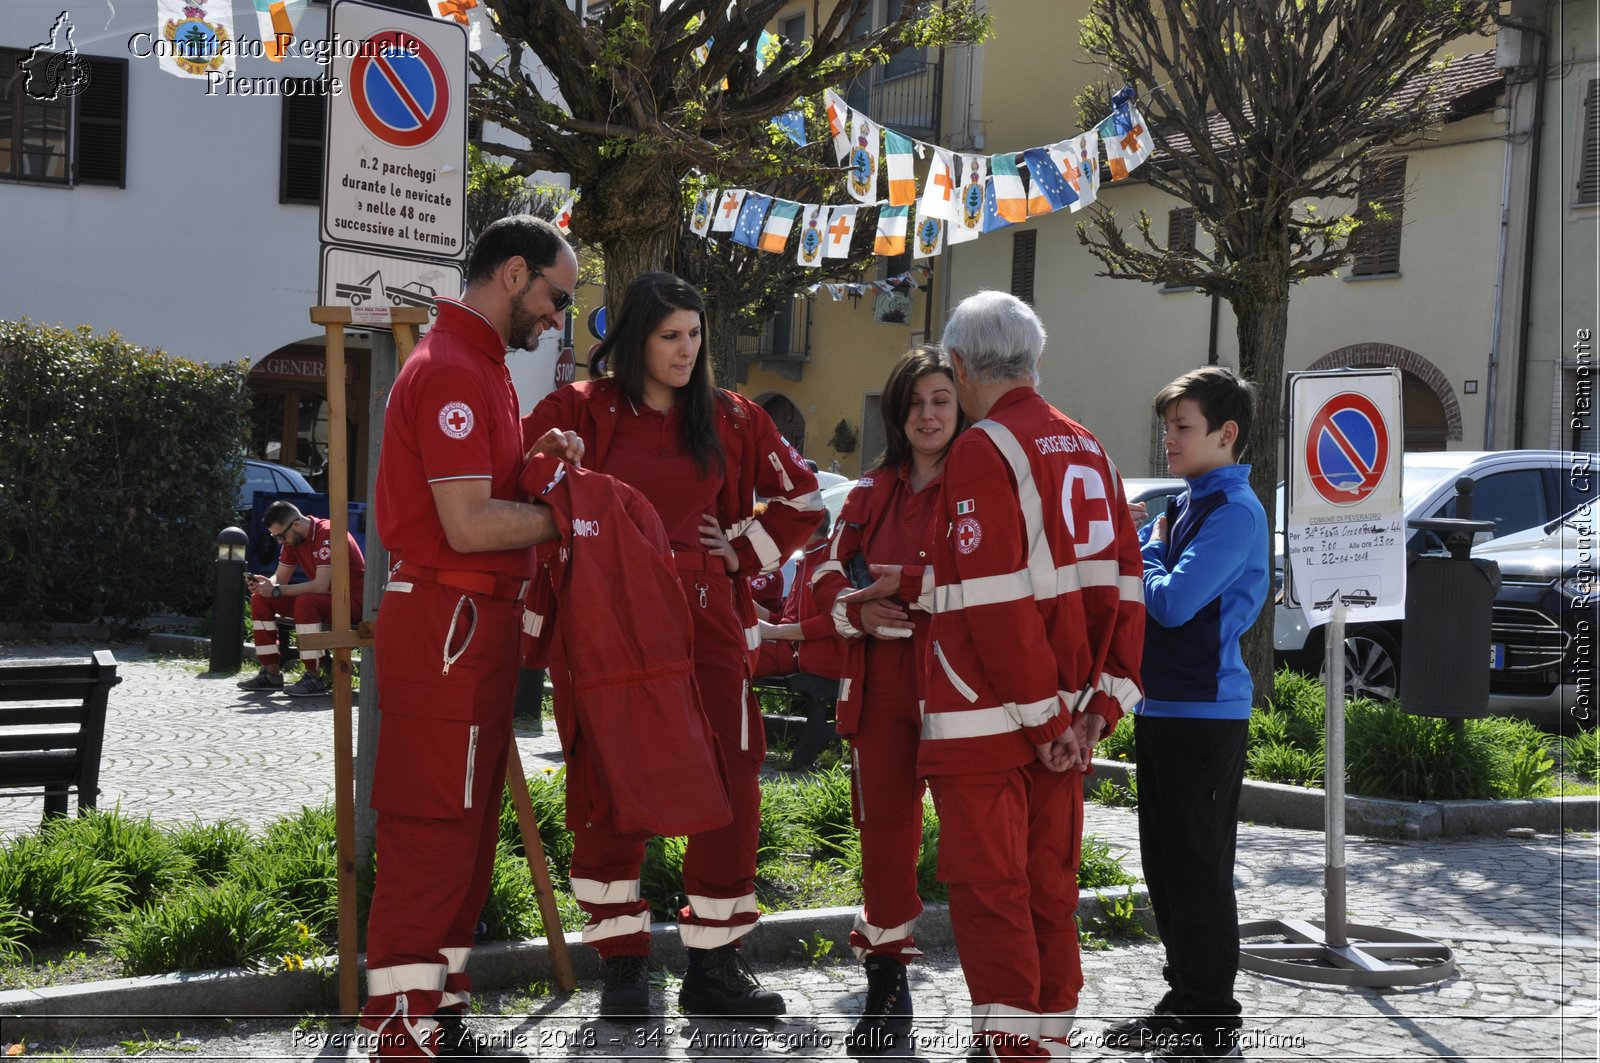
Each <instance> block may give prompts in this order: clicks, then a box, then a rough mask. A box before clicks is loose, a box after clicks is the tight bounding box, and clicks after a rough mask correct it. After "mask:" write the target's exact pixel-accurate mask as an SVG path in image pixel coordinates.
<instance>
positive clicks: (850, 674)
mask: <svg viewBox="0 0 1600 1063" xmlns="http://www.w3.org/2000/svg"><path fill="white" fill-rule="evenodd" d="M882 406H883V427H884V433H885V434H886V435H887V437H888V445H887V447H886V448H885V450H884V457H883V461H882V464H880V465H879V466H878V468H876V469H874V470H873V471H872V472H870V473H868V474H867V475H866V476H863V477H862V478H861V480H860V481H859V482H858V483H857V485H856V487H855V489H854V490H852V491H851V492H850V497H849V498H847V499H846V500H845V504H844V509H843V510H842V511H841V512H840V514H839V525H838V527H837V528H836V529H835V530H834V534H833V542H832V544H831V546H830V548H829V550H830V556H829V559H828V561H827V563H825V564H823V565H822V566H821V567H819V568H818V569H817V574H816V576H815V582H814V587H815V593H816V599H817V604H818V605H819V606H820V607H821V608H822V609H823V610H825V611H828V612H831V614H832V615H833V618H834V624H835V627H836V628H837V629H838V631H839V633H840V634H841V635H844V636H845V637H846V638H849V639H851V640H852V641H851V642H850V643H849V644H848V645H849V649H848V651H847V655H846V664H845V682H844V683H843V684H841V692H840V698H839V702H838V708H837V713H838V721H839V733H840V734H841V735H844V736H846V737H848V738H849V739H850V758H851V767H852V770H853V772H854V775H855V787H854V790H853V791H852V792H853V796H854V805H855V820H856V827H857V829H859V830H860V832H861V877H862V883H861V885H862V893H863V895H864V901H865V903H864V904H863V905H862V909H861V912H860V914H858V915H857V916H856V925H855V929H854V930H853V931H851V934H850V944H851V946H852V947H853V948H854V949H855V953H856V956H857V957H858V958H860V959H862V960H863V961H865V963H866V968H867V1000H866V1006H865V1008H864V1009H863V1015H862V1018H861V1021H860V1022H858V1023H857V1024H856V1027H855V1029H854V1030H853V1031H852V1032H851V1034H850V1036H849V1037H848V1038H846V1042H845V1043H846V1048H847V1049H848V1050H849V1051H850V1054H851V1055H856V1056H862V1055H881V1054H885V1053H896V1052H898V1051H899V1048H900V1043H901V1041H902V1039H904V1038H907V1037H909V1036H910V1034H911V991H910V989H909V987H908V985H907V981H906V964H908V963H910V962H911V960H912V959H913V958H914V957H916V956H918V955H920V953H919V952H918V951H917V948H916V942H915V939H914V938H913V937H912V927H913V926H914V925H915V923H916V921H917V916H918V915H920V914H921V913H922V900H921V898H920V897H919V896H918V895H917V857H918V854H919V853H920V851H921V848H922V788H923V785H922V780H921V779H920V778H918V776H917V741H918V738H919V737H920V735H921V732H922V714H921V711H920V709H919V707H918V704H917V684H916V683H914V682H909V681H908V680H907V677H909V676H916V675H918V674H920V671H921V666H922V659H923V650H924V647H925V644H926V642H927V632H928V615H927V614H926V613H923V612H913V611H912V610H911V609H910V608H909V605H908V603H906V602H902V601H897V600H895V599H892V598H889V599H883V600H881V601H874V602H866V603H863V604H854V603H852V604H848V605H847V604H845V603H842V602H838V601H837V599H838V598H839V596H840V595H841V594H843V593H844V592H846V591H848V590H849V589H850V584H851V576H850V573H851V571H852V570H853V569H854V570H857V571H860V572H865V571H866V569H865V566H866V565H868V564H873V565H903V566H905V569H904V573H905V575H906V576H907V577H910V579H912V580H914V579H916V578H918V570H919V569H920V568H921V567H922V566H925V565H926V564H927V563H928V559H927V557H926V556H925V554H924V541H925V539H926V537H927V534H928V529H929V523H930V522H931V521H932V520H933V518H934V515H935V513H936V507H937V499H938V496H939V490H940V483H939V479H940V474H941V472H942V471H943V469H944V458H945V455H946V454H947V453H948V452H949V450H950V444H951V443H952V442H953V441H954V440H955V438H956V434H957V433H958V432H960V431H961V430H962V429H963V428H965V427H966V419H965V417H964V416H963V415H962V413H961V406H960V403H958V402H957V401H956V387H955V379H954V378H953V377H952V376H951V372H950V367H949V364H948V363H947V362H946V361H945V360H944V358H943V356H942V354H941V352H940V351H939V349H938V348H937V347H929V346H919V347H915V348H913V349H912V350H910V351H908V352H907V353H906V354H904V355H903V356H901V358H900V361H899V362H897V363H896V364H895V367H894V369H893V370H892V371H891V372H890V373H889V379H888V381H887V383H885V384H884V387H883V399H882ZM857 566H860V567H859V568H858V567H857ZM907 585H910V584H909V581H908V583H907Z"/></svg>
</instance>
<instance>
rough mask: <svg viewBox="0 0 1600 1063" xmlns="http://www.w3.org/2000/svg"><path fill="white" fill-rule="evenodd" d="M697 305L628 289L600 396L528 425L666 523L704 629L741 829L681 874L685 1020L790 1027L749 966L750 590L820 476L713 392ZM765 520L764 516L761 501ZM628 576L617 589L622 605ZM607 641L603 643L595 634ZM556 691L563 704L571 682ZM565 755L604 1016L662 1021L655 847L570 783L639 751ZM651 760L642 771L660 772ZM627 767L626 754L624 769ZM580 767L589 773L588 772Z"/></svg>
mask: <svg viewBox="0 0 1600 1063" xmlns="http://www.w3.org/2000/svg"><path fill="white" fill-rule="evenodd" d="M705 331H706V324H705V309H704V304H703V303H702V301H701V299H700V294H699V293H698V292H696V291H695V290H694V288H693V287H691V286H690V285H689V284H687V283H685V282H684V281H682V280H680V279H679V278H677V277H674V276H672V275H671V274H669V273H646V274H643V275H642V276H640V277H638V278H637V279H635V280H634V281H633V283H632V284H630V285H629V286H628V290H627V293H626V294H625V295H624V296H623V300H622V305H621V307H620V308H618V310H617V311H616V312H615V313H614V314H613V315H611V325H610V328H609V329H608V330H607V334H606V338H605V340H604V341H603V342H602V343H601V345H600V348H599V350H597V351H596V352H595V360H596V361H597V362H598V363H600V364H603V365H604V366H605V372H606V375H605V376H603V377H602V378H600V379H598V380H589V381H582V382H579V383H575V384H569V385H567V386H566V387H563V388H561V389H559V390H557V391H555V392H554V393H552V394H551V395H549V396H547V397H546V398H545V399H544V401H543V402H541V403H540V404H539V405H538V406H537V407H536V408H535V409H534V410H533V412H532V413H530V414H529V415H528V416H527V417H525V418H524V419H523V437H524V439H528V440H532V439H537V438H539V437H540V436H541V435H543V433H544V432H545V431H547V430H548V429H550V428H562V429H570V430H573V431H576V432H577V433H578V435H579V436H581V437H582V439H583V442H584V447H585V460H584V464H585V465H586V466H587V467H588V468H589V469H592V470H595V471H598V472H602V473H606V474H608V475H611V476H614V477H616V478H617V479H619V480H621V481H622V482H624V483H626V484H628V485H629V486H631V487H633V488H635V489H636V490H638V491H639V492H640V493H642V494H643V495H644V496H645V498H647V499H648V500H649V501H650V503H651V504H652V505H653V506H654V507H655V510H656V512H657V514H658V515H659V516H660V517H661V522H662V524H663V525H664V526H665V529H666V533H667V538H668V539H669V540H670V542H671V545H672V549H673V561H674V564H675V566H676V568H677V572H678V578H679V581H680V582H681V584H682V586H683V590H684V594H685V596H686V597H687V599H688V606H689V613H690V616H691V618H692V625H693V644H694V670H695V679H696V682H697V684H698V687H699V691H700V698H701V705H702V708H703V709H704V711H705V716H706V719H707V721H708V722H709V723H710V726H711V731H712V733H713V734H714V735H715V739H716V742H717V744H718V747H719V752H720V759H721V762H722V764H723V768H724V773H725V778H726V782H727V790H728V798H729V803H730V804H731V805H732V808H733V822H732V824H730V825H729V826H727V827H722V828H719V829H717V830H711V831H706V832H703V833H700V834H691V835H690V836H689V843H688V848H687V851H686V852H685V855H684V861H683V885H684V892H685V894H686V895H687V896H688V899H689V904H688V906H687V907H685V908H684V909H683V911H682V912H681V913H680V917H679V928H680V932H681V935H682V939H683V943H684V945H685V946H686V947H687V948H688V952H689V970H688V973H687V974H686V975H685V976H684V980H683V988H682V991H681V992H680V994H679V1004H680V1005H681V1006H682V1008H683V1010H684V1011H685V1012H689V1013H694V1014H720V1015H768V1016H770V1015H781V1014H782V1013H783V1011H784V1002H783V998H782V997H781V996H779V995H778V994H777V993H773V992H770V991H767V990H763V989H762V988H761V987H760V985H759V984H758V983H756V981H755V980H754V978H753V977H752V976H751V974H750V972H749V969H748V967H747V966H746V965H745V964H744V963H743V961H742V960H741V959H740V958H739V956H738V952H737V946H738V940H739V938H741V937H743V936H744V935H745V934H746V933H748V932H749V931H750V929H751V927H752V926H754V925H755V922H756V918H757V911H756V902H755V869H756V836H757V831H758V828H759V826H760V810H761V791H760V787H759V785H758V782H759V775H760V770H761V762H762V759H763V758H764V757H765V755H766V740H765V735H764V732H763V728H762V720H761V714H760V710H759V708H758V707H757V706H756V704H755V699H754V698H753V697H751V696H750V693H749V679H750V666H751V663H752V660H753V655H754V651H755V650H756V648H757V647H758V645H759V639H758V630H757V621H756V616H755V610H754V607H753V606H752V604H751V602H750V595H749V589H748V586H747V577H749V576H751V575H754V574H756V573H759V572H765V571H771V570H773V569H775V568H777V567H778V566H779V565H781V564H782V563H783V560H784V559H785V558H786V557H788V556H789V554H790V553H792V552H793V551H794V550H795V549H796V548H797V547H799V546H800V545H801V544H802V543H803V542H805V540H806V537H807V536H808V535H809V534H810V532H811V529H812V528H813V527H815V526H816V523H817V520H818V518H819V515H820V513H821V509H822V502H821V498H820V496H819V494H818V491H817V481H816V477H815V476H814V475H813V474H812V472H811V470H810V469H809V468H808V467H807V466H806V464H805V461H804V460H803V459H802V458H801V457H800V454H799V452H798V451H796V450H795V449H794V447H792V446H790V445H789V443H788V441H787V440H785V439H784V438H783V436H782V435H780V434H779V433H778V429H777V427H776V426H775V425H774V424H773V423H772V418H771V417H769V416H768V415H767V413H766V411H765V410H763V409H761V407H760V406H757V405H756V404H755V403H753V402H751V401H750V400H748V399H746V398H744V397H743V396H741V395H738V394H735V393H733V392H730V391H723V390H721V389H719V388H717V387H716V386H715V384H714V383H713V381H712V376H711V364H710V357H709V355H708V354H707V352H706V344H705V339H706V336H705ZM757 495H761V496H762V497H765V498H767V499H768V505H767V507H766V509H765V510H764V511H763V512H762V513H761V515H760V516H755V515H753V509H754V504H755V499H756V496H757ZM627 588H628V573H626V572H618V573H617V574H616V592H617V593H618V594H626V593H627ZM593 637H594V638H596V639H604V638H606V637H607V633H606V632H603V631H597V632H594V633H593ZM573 678H577V679H581V678H582V677H562V676H559V675H558V676H556V682H557V690H558V693H559V692H560V690H561V685H562V683H563V682H571V680H572V679H573ZM562 742H563V746H564V747H566V749H567V752H568V754H569V766H568V773H567V821H568V824H569V825H570V826H571V827H572V830H573V834H574V843H575V844H574V851H573V859H572V870H571V876H572V889H573V894H574V896H575V897H576V899H577V901H578V903H579V904H580V905H582V907H583V908H584V910H585V911H586V912H587V913H588V915H589V923H588V924H587V925H586V926H585V927H584V941H585V942H586V943H588V944H589V945H591V946H593V947H594V948H595V949H596V950H597V951H598V952H599V953H600V954H601V956H602V957H603V958H604V960H605V968H606V975H605V986H604V990H603V992H602V995H601V1004H600V1011H601V1014H602V1015H607V1016H613V1017H632V1016H639V1015H645V1014H648V1013H649V991H650V983H649V968H648V966H647V962H646V957H647V953H648V950H649V945H650V934H649V930H650V911H649V902H648V901H646V900H644V899H643V898H641V896H640V892H639V865H640V863H641V862H642V860H643V858H644V849H645V843H646V842H647V841H648V840H649V836H648V835H644V834H637V833H628V832H624V831H619V830H618V829H617V828H616V826H615V824H614V822H611V817H610V815H609V813H610V808H609V801H608V798H607V795H606V794H605V793H604V792H603V788H602V787H599V786H598V785H597V783H596V777H595V776H594V775H593V773H590V772H581V771H576V770H574V767H573V766H572V761H571V755H572V754H573V753H574V752H575V750H574V746H577V747H579V748H578V749H577V750H576V752H578V753H580V754H581V753H582V748H581V747H583V746H584V745H585V744H586V743H598V742H604V743H614V744H615V745H614V746H610V747H608V750H610V749H623V750H627V749H628V748H629V746H630V743H631V744H632V745H634V746H636V745H637V742H636V736H633V735H630V734H628V733H619V734H615V735H610V734H603V735H576V736H573V735H568V734H563V735H562ZM652 752H653V751H652V750H649V749H642V750H636V752H635V753H633V754H632V755H637V756H640V757H649V756H650V755H651V754H652ZM624 755H629V754H627V753H626V752H625V753H624ZM579 759H582V758H581V756H580V758H579Z"/></svg>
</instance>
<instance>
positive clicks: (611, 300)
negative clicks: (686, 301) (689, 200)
mask: <svg viewBox="0 0 1600 1063" xmlns="http://www.w3.org/2000/svg"><path fill="white" fill-rule="evenodd" d="M673 209H676V205H675V204H674V208H673ZM673 237H674V232H673V231H672V230H670V229H669V230H666V231H656V232H648V231H639V232H637V233H629V234H626V235H612V236H609V237H607V238H605V239H604V240H602V241H601V242H600V254H601V255H602V256H603V257H604V259H605V263H606V307H607V311H606V314H607V318H608V321H614V320H615V319H616V314H617V312H618V311H619V310H621V308H622V293H623V292H625V291H627V290H628V285H629V284H631V283H633V279H634V278H635V277H637V276H638V275H639V274H641V273H650V272H653V271H655V270H664V269H666V268H667V263H668V260H669V258H670V257H671V253H672V241H673Z"/></svg>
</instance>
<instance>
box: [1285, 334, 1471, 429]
mask: <svg viewBox="0 0 1600 1063" xmlns="http://www.w3.org/2000/svg"><path fill="white" fill-rule="evenodd" d="M1360 366H1383V367H1386V368H1393V369H1398V370H1400V373H1401V401H1402V403H1403V407H1404V411H1405V413H1404V416H1405V432H1406V437H1405V444H1404V447H1405V449H1406V450H1443V449H1445V444H1446V442H1447V441H1450V440H1453V441H1455V442H1458V443H1459V442H1460V441H1461V403H1460V402H1459V401H1457V399H1456V392H1455V388H1453V387H1451V386H1450V381H1449V380H1448V379H1447V378H1446V377H1445V375H1444V374H1443V373H1442V372H1440V371H1439V367H1438V366H1436V365H1434V364H1433V363H1432V362H1430V361H1429V360H1428V359H1426V358H1424V357H1423V356H1422V355H1420V354H1418V353H1417V352H1416V351H1412V350H1407V349H1406V348H1405V347H1396V346H1395V345H1394V344H1392V343H1354V344H1351V345H1350V346H1348V347H1340V348H1339V349H1338V350H1336V351H1331V352H1329V353H1328V354H1325V355H1323V356H1322V357H1321V358H1318V359H1317V360H1316V361H1314V362H1312V363H1311V364H1310V365H1309V366H1307V367H1306V368H1307V369H1312V370H1316V369H1344V368H1355V367H1360Z"/></svg>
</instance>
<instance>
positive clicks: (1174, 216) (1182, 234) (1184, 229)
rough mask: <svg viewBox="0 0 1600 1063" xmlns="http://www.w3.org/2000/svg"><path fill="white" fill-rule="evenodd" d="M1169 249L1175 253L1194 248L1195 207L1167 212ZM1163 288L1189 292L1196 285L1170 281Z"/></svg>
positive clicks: (1171, 290)
mask: <svg viewBox="0 0 1600 1063" xmlns="http://www.w3.org/2000/svg"><path fill="white" fill-rule="evenodd" d="M1167 250H1168V251H1169V252H1171V253H1172V254H1174V255H1177V254H1182V253H1183V252H1185V251H1193V250H1194V208H1193V207H1180V208H1179V209H1177V210H1169V211H1168V212H1167ZM1162 289H1163V290H1165V291H1169V292H1174V291H1176V292H1187V291H1192V290H1193V289H1194V285H1192V284H1180V283H1178V282H1176V281H1168V282H1167V283H1166V284H1164V285H1162Z"/></svg>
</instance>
